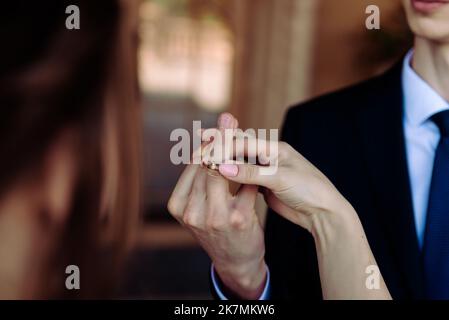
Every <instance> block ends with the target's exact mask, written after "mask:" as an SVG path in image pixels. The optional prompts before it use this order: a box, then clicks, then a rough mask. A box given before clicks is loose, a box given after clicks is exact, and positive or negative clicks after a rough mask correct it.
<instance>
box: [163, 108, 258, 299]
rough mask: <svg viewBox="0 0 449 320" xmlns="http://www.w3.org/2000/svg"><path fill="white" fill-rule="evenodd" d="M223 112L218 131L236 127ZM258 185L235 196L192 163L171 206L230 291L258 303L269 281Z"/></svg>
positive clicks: (219, 180) (226, 185) (212, 174)
mask: <svg viewBox="0 0 449 320" xmlns="http://www.w3.org/2000/svg"><path fill="white" fill-rule="evenodd" d="M237 126H238V122H237V120H236V119H235V118H234V117H233V116H232V115H230V114H228V113H225V114H222V115H221V116H220V118H219V120H218V128H219V129H220V130H224V129H227V128H234V129H235V128H237ZM257 192H258V187H257V186H254V185H242V186H241V187H240V189H239V190H238V192H237V193H236V194H235V195H233V194H231V193H230V191H229V183H228V181H227V180H226V179H225V178H223V177H222V176H221V175H220V174H219V173H218V172H215V171H213V170H209V169H207V168H204V167H203V166H201V165H195V164H190V165H188V166H187V167H186V169H185V170H184V172H183V174H182V175H181V177H180V178H179V181H178V183H177V185H176V187H175V189H174V191H173V193H172V196H171V198H170V200H169V202H168V210H169V211H170V213H171V214H172V215H173V216H174V217H175V218H176V219H177V220H178V221H179V222H180V223H181V224H182V225H184V226H185V227H186V228H188V229H189V230H190V231H191V232H192V233H193V235H194V236H195V237H196V239H197V240H198V241H199V243H200V244H201V246H202V247H203V248H204V249H205V250H206V252H207V253H208V255H209V257H210V258H211V259H212V262H213V264H214V266H215V270H216V272H217V273H218V275H219V276H220V279H221V281H222V282H223V284H224V285H225V286H226V289H227V290H228V291H230V292H232V294H234V295H236V296H238V297H239V298H243V299H258V298H259V297H260V295H261V294H262V291H263V289H264V286H265V281H266V276H267V272H266V266H265V260H264V256H265V243H264V234H263V228H262V226H261V224H260V222H259V219H258V217H257V215H256V212H255V209H254V207H255V202H256V196H257Z"/></svg>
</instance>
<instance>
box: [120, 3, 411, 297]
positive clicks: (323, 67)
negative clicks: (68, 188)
mask: <svg viewBox="0 0 449 320" xmlns="http://www.w3.org/2000/svg"><path fill="white" fill-rule="evenodd" d="M372 4H375V5H377V6H379V8H380V10H381V30H367V29H366V27H365V20H366V18H367V16H368V15H367V14H366V13H365V10H366V7H367V6H368V5H372ZM135 20H136V23H138V25H139V38H140V45H139V51H138V57H139V81H140V87H141V90H142V98H143V101H142V102H143V106H144V117H143V121H144V134H145V136H144V157H145V159H144V174H145V179H144V223H143V225H142V226H141V228H140V230H139V235H138V249H137V250H136V252H135V254H134V255H133V256H132V258H131V261H130V266H129V270H128V272H127V274H128V281H127V285H126V287H125V288H124V292H125V293H124V294H125V295H126V296H129V297H138V298H152V299H164V298H167V299H176V298H179V299H197V298H198V299H208V298H211V295H210V293H209V279H208V276H209V267H210V266H209V264H210V262H209V259H208V258H207V256H206V255H205V253H204V252H203V251H202V250H201V249H200V248H199V247H198V245H197V244H196V243H195V241H194V239H193V238H192V237H191V236H190V234H189V233H188V232H187V231H185V230H183V229H182V228H181V227H179V226H178V225H177V224H176V223H175V221H174V220H173V219H171V218H170V216H169V214H168V212H167V209H166V203H167V200H168V198H169V196H170V193H171V191H172V189H173V187H174V186H175V184H176V181H177V179H178V177H179V175H180V173H181V171H182V169H183V167H182V166H175V165H172V164H171V162H170V158H169V155H170V149H171V147H172V146H173V145H174V144H175V143H174V142H170V133H171V132H172V131H173V130H174V129H177V128H185V129H187V130H189V131H191V130H192V121H193V120H201V121H202V126H203V128H204V127H206V128H207V127H213V126H215V121H216V118H217V115H218V114H219V113H220V112H223V111H230V112H232V113H233V114H234V115H235V116H237V118H238V119H239V120H240V123H241V126H242V128H249V127H251V128H267V129H270V128H279V127H280V126H281V124H282V120H283V117H284V114H285V112H286V110H287V109H288V107H289V106H291V105H292V104H295V103H298V102H301V101H305V100H308V99H310V98H313V97H315V96H318V95H320V94H323V93H326V92H329V91H333V90H336V89H339V88H342V87H344V86H347V85H350V84H352V83H355V82H358V81H361V80H363V79H366V78H369V77H371V76H373V75H375V74H378V73H380V72H382V71H384V70H385V69H386V68H388V67H389V66H391V65H392V64H393V63H394V62H395V61H397V60H398V59H399V58H400V57H401V55H403V54H404V53H405V51H406V50H407V49H408V48H409V47H410V46H411V40H412V39H411V35H410V32H409V30H408V29H407V26H406V22H405V17H404V14H403V12H402V8H401V6H400V0H371V1H365V0H339V1H335V0H141V1H140V2H139V6H138V8H136V12H135ZM258 210H259V211H261V212H263V211H264V210H265V208H264V206H263V204H262V203H260V205H259V208H258Z"/></svg>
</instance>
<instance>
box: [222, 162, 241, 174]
mask: <svg viewBox="0 0 449 320" xmlns="http://www.w3.org/2000/svg"><path fill="white" fill-rule="evenodd" d="M219 171H220V173H221V174H222V175H224V176H226V177H236V176H237V175H238V174H239V167H238V166H236V165H235V164H222V165H220V167H219Z"/></svg>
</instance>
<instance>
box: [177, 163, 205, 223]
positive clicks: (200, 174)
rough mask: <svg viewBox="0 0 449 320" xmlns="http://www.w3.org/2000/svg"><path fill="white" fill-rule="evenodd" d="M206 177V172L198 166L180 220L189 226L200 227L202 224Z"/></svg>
mask: <svg viewBox="0 0 449 320" xmlns="http://www.w3.org/2000/svg"><path fill="white" fill-rule="evenodd" d="M206 179H207V174H206V172H205V170H204V169H203V168H200V169H199V170H198V171H197V173H196V176H195V181H194V182H193V186H192V190H191V192H190V195H189V198H188V201H187V205H186V207H185V209H184V212H183V217H182V221H183V223H184V224H186V225H188V226H190V227H196V228H201V226H202V225H203V224H204V220H205V217H204V204H205V201H206Z"/></svg>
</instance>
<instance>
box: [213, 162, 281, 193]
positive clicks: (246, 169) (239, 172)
mask: <svg viewBox="0 0 449 320" xmlns="http://www.w3.org/2000/svg"><path fill="white" fill-rule="evenodd" d="M275 170H276V168H273V167H263V166H257V165H252V164H222V165H220V167H219V171H220V173H221V174H222V175H223V176H224V177H226V178H227V179H229V180H231V181H235V182H238V183H242V184H254V185H258V186H262V187H266V188H270V189H272V188H273V187H274V184H275V182H276V178H277V175H276V174H268V173H270V172H269V171H273V172H274V171H275Z"/></svg>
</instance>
